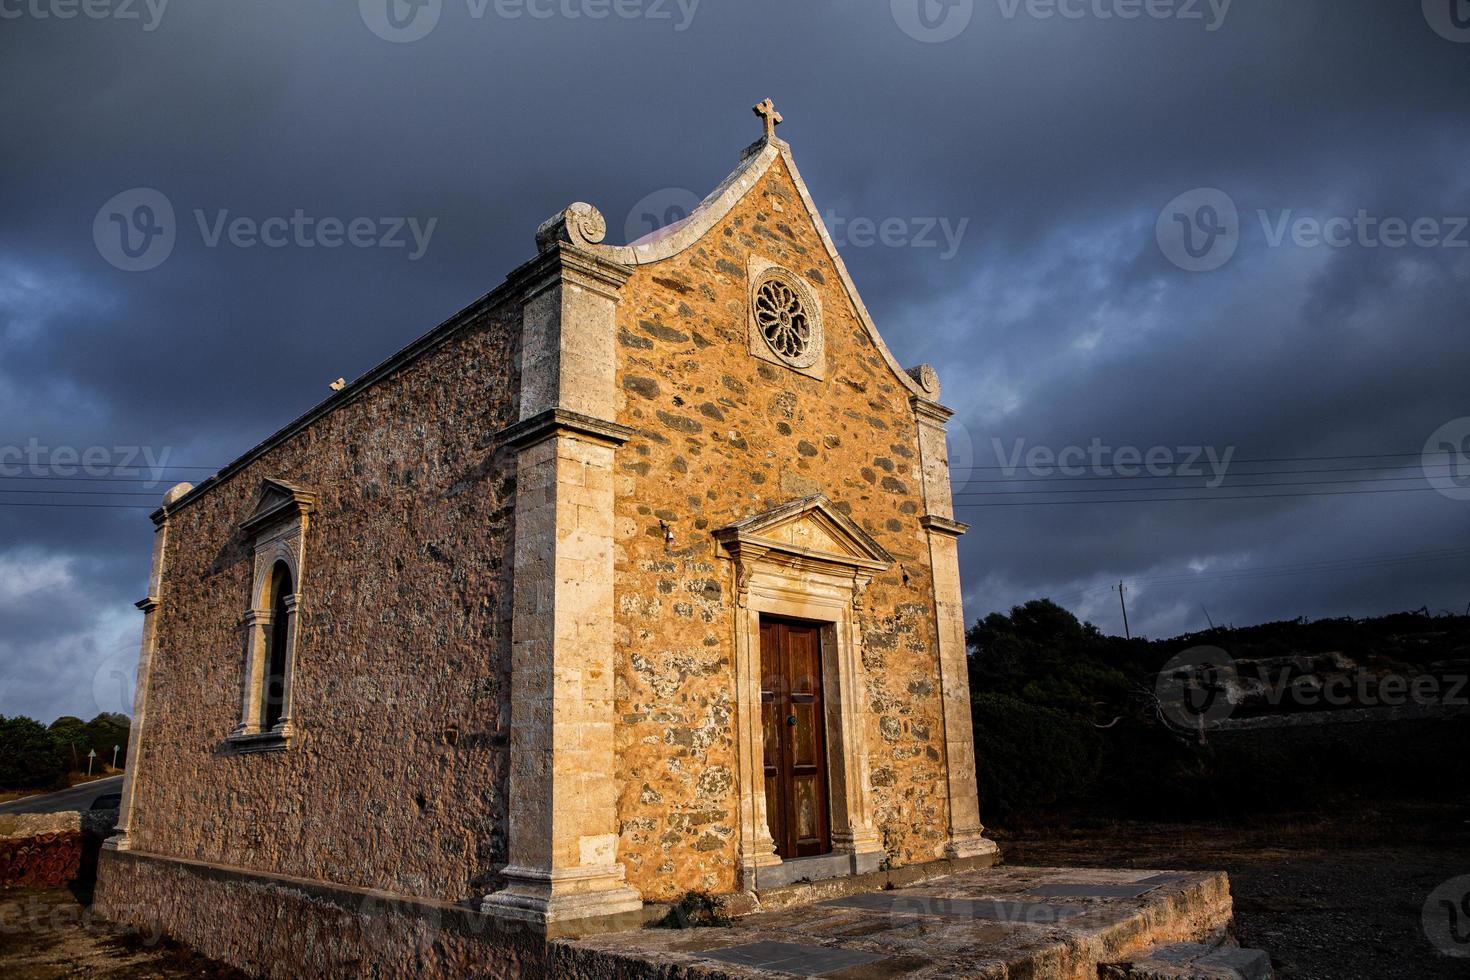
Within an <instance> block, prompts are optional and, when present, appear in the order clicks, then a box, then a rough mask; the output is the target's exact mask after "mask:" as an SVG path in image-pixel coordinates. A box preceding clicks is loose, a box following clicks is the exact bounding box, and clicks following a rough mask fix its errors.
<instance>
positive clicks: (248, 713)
mask: <svg viewBox="0 0 1470 980" xmlns="http://www.w3.org/2000/svg"><path fill="white" fill-rule="evenodd" d="M315 501H316V495H315V494H313V493H312V492H311V491H308V490H304V489H302V488H300V487H295V486H292V485H290V484H287V483H284V482H281V481H276V480H266V481H264V483H263V484H262V486H261V491H260V495H259V497H258V499H257V502H256V506H255V510H254V512H253V513H252V515H251V516H250V517H249V518H247V519H246V520H245V521H244V522H242V524H241V526H242V528H244V529H246V531H247V533H249V534H252V535H253V537H252V539H251V565H252V574H251V580H250V605H249V606H248V607H247V609H246V612H245V615H244V616H243V617H242V618H241V624H240V625H241V632H242V633H243V643H244V658H243V659H244V669H243V672H242V677H241V684H240V719H239V723H238V724H236V726H235V728H234V730H233V731H231V732H230V734H229V736H228V737H227V741H228V742H229V743H230V744H231V745H232V746H234V748H235V749H236V750H238V751H241V752H261V751H269V750H274V749H284V748H285V747H286V746H287V744H288V743H289V742H290V739H291V737H292V736H293V735H294V734H295V733H296V726H295V722H294V720H293V717H292V705H293V702H294V697H293V695H294V693H295V692H294V688H295V682H294V679H295V676H296V647H297V637H298V635H299V632H300V615H299V613H300V609H301V596H302V579H303V576H304V574H305V571H306V534H307V529H308V528H309V527H310V524H311V518H310V513H311V510H312V508H313V506H314V505H315ZM277 565H284V566H285V567H286V571H287V573H288V574H289V575H290V576H291V593H290V595H288V596H287V597H286V616H287V619H286V656H285V668H284V670H285V674H284V676H283V678H282V681H281V717H280V719H279V720H278V721H276V723H275V724H274V725H273V726H272V727H271V728H270V729H269V730H267V729H265V728H264V727H263V722H264V717H265V681H266V672H267V671H268V670H269V663H268V652H269V647H270V642H269V637H270V634H271V630H272V627H273V625H274V623H273V617H274V611H273V610H272V608H271V604H272V595H273V593H274V592H275V587H276V583H275V580H274V573H275V569H276V566H277Z"/></svg>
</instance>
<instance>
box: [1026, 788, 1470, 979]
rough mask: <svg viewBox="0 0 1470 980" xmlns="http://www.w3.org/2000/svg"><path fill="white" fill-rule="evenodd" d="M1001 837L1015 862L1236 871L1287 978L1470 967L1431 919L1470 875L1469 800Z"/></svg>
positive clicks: (1251, 924) (1424, 975)
mask: <svg viewBox="0 0 1470 980" xmlns="http://www.w3.org/2000/svg"><path fill="white" fill-rule="evenodd" d="M1000 836H1002V841H1001V848H1002V853H1003V854H1004V855H1005V859H1006V861H1007V862H1010V863H1015V864H1031V865H1037V864H1058V865H1074V866H1092V867H1115V868H1162V869H1179V870H1203V869H1209V868H1217V869H1221V870H1224V871H1227V872H1229V874H1230V884H1231V891H1232V893H1233V894H1234V896H1235V914H1236V927H1237V932H1238V935H1239V937H1240V940H1241V944H1242V945H1245V946H1255V947H1259V948H1261V949H1265V950H1267V951H1268V952H1269V953H1270V954H1271V959H1272V961H1273V963H1274V965H1275V967H1276V971H1277V976H1278V977H1279V978H1282V980H1400V978H1402V980H1440V978H1445V980H1449V978H1456V980H1466V978H1470V959H1452V958H1450V957H1448V956H1444V955H1442V954H1441V953H1439V952H1438V950H1437V949H1436V948H1435V947H1434V946H1433V945H1432V944H1431V943H1430V941H1429V939H1428V938H1427V935H1426V932H1425V927H1424V919H1423V914H1424V907H1425V903H1426V900H1428V899H1429V897H1430V894H1431V893H1432V892H1433V891H1434V890H1435V889H1436V888H1437V887H1438V886H1439V885H1441V884H1442V883H1444V882H1445V881H1447V880H1448V879H1451V878H1455V877H1457V876H1460V875H1470V805H1458V806H1454V805H1442V806H1441V805H1408V804H1404V805H1390V806H1377V807H1373V808H1348V809H1338V810H1336V811H1335V812H1333V813H1331V814H1307V815H1292V816H1284V817H1269V818H1268V817H1261V818H1258V819H1257V820H1255V821H1254V822H1251V823H1249V824H1245V825H1215V824H1198V823H1196V824H1153V823H1108V822H1103V821H1093V822H1090V823H1089V825H1088V826H1086V827H1079V828H1076V829H1073V830H1069V831H1066V832H1063V833H1057V832H1042V833H1037V832H1031V833H1025V834H1014V835H1010V834H1006V835H1000ZM1462 927H1463V923H1462ZM1461 949H1462V950H1463V951H1464V952H1466V953H1470V947H1461Z"/></svg>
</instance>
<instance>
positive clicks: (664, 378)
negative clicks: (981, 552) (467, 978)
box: [616, 161, 948, 899]
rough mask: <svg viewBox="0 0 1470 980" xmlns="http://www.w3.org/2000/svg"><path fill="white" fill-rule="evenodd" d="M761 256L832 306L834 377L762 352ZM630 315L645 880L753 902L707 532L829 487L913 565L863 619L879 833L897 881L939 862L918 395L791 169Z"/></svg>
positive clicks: (631, 658) (636, 715)
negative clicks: (741, 853) (873, 329)
mask: <svg viewBox="0 0 1470 980" xmlns="http://www.w3.org/2000/svg"><path fill="white" fill-rule="evenodd" d="M777 205H779V208H780V210H779V211H778V210H777ZM752 253H754V254H756V255H758V256H760V257H763V258H765V259H768V260H771V261H774V262H776V263H778V264H780V265H782V266H783V267H785V268H787V269H789V270H790V271H792V272H794V273H796V274H797V275H800V276H803V277H804V278H805V280H806V281H807V282H808V283H809V284H810V285H811V287H812V288H813V289H814V290H815V291H816V292H817V294H818V295H819V297H820V299H821V305H822V311H823V318H824V322H825V332H826V357H827V372H826V381H817V380H814V379H812V378H809V377H807V376H805V375H802V374H799V373H797V372H795V371H791V370H788V369H786V368H784V367H779V366H776V365H773V364H770V363H767V362H766V361H763V360H758V359H756V358H754V357H752V356H751V355H750V354H749V353H748V348H747V319H746V318H747V309H746V290H747V279H746V260H747V257H748V256H749V255H750V254H752ZM618 321H619V340H618V383H619V386H620V395H621V402H622V405H621V409H620V411H619V413H618V419H617V420H618V421H619V422H621V423H623V424H625V425H628V426H631V427H633V428H634V429H636V430H638V431H637V434H636V435H635V436H634V438H633V439H632V441H631V442H629V443H628V444H627V445H626V446H624V447H623V448H621V449H620V450H619V451H618V464H617V469H618V473H617V479H616V495H617V499H616V518H617V523H616V536H617V573H616V574H617V580H616V591H617V603H618V612H617V633H616V643H617V645H618V655H617V664H618V667H617V690H616V697H617V705H616V710H617V716H618V728H617V732H618V734H617V750H618V770H617V781H618V785H619V787H620V791H621V795H620V798H619V803H618V808H619V818H620V826H621V832H620V840H619V848H618V857H619V860H621V861H622V862H623V863H624V865H625V866H626V868H627V872H628V880H629V883H630V884H632V885H633V886H634V887H635V888H638V889H639V890H641V891H642V892H643V895H644V897H645V898H646V899H660V898H663V899H667V898H671V897H674V896H677V895H679V894H681V893H682V892H684V891H686V890H689V889H696V888H697V889H706V890H710V891H714V892H722V891H730V890H732V889H734V888H735V886H736V874H735V862H736V854H737V850H736V848H737V841H738V814H737V811H736V804H737V795H736V793H737V788H736V786H735V780H736V775H735V774H736V772H737V768H738V767H737V757H736V745H735V728H734V724H735V717H734V714H735V681H734V651H733V640H734V632H733V618H732V617H733V610H734V595H733V582H732V572H731V566H730V564H729V563H728V562H726V561H724V560H723V559H719V558H717V557H716V547H715V542H714V540H713V538H712V537H711V536H710V532H711V531H712V530H713V529H715V528H718V527H720V526H722V525H724V524H728V523H731V522H733V521H736V520H739V519H741V518H744V517H748V516H750V515H751V514H754V513H759V512H761V511H764V510H767V509H769V508H772V507H775V506H777V505H779V504H783V503H786V502H788V501H790V500H792V499H793V498H796V497H800V496H804V495H808V494H811V493H815V492H818V491H821V492H824V493H826V494H827V495H828V496H829V497H830V498H831V499H832V500H833V501H834V502H835V503H836V505H837V506H838V507H839V508H840V509H842V510H843V511H844V512H845V513H847V514H848V516H850V517H852V518H853V519H854V520H855V521H856V522H857V523H858V524H860V525H861V526H862V527H863V529H864V530H866V531H867V532H868V533H869V534H871V535H872V536H873V537H874V538H875V539H877V540H878V542H879V543H880V544H882V545H883V547H884V548H886V549H887V550H888V551H889V552H890V553H892V554H893V555H894V557H895V559H896V565H895V567H894V568H893V569H892V570H891V571H890V572H889V573H887V574H884V575H881V576H879V577H878V578H876V579H875V580H874V581H873V583H872V585H871V586H870V587H869V589H868V592H867V594H866V596H865V597H864V608H863V611H862V613H861V614H860V617H859V620H860V624H861V633H862V642H863V658H864V663H865V667H866V670H867V679H868V690H867V691H866V697H865V703H864V709H865V711H864V713H865V715H866V720H867V724H868V733H867V737H868V743H869V749H870V756H871V766H872V782H873V791H874V794H875V817H876V823H877V826H878V828H879V829H880V830H881V831H883V832H884V835H885V843H886V844H887V846H888V849H889V853H890V858H891V859H892V861H893V863H894V864H895V865H900V864H908V863H913V862H918V861H925V860H930V859H932V858H934V857H937V856H938V854H939V851H940V849H941V848H942V847H943V844H944V837H945V829H946V822H947V818H948V811H947V805H946V799H945V793H946V790H945V781H944V757H943V751H944V749H943V729H942V722H941V705H940V700H939V667H938V655H937V649H936V643H935V636H934V610H933V604H932V603H933V595H932V583H931V576H930V570H929V564H928V562H929V558H928V548H927V545H926V538H925V532H924V530H923V529H922V528H921V527H920V525H919V518H920V517H921V516H923V499H922V489H921V480H920V477H919V473H918V462H919V460H918V444H917V435H916V429H915V425H914V421H913V414H912V409H911V408H910V405H909V393H908V391H907V390H906V389H905V388H904V387H903V386H902V384H901V383H900V382H899V381H898V380H897V379H896V378H895V377H894V375H893V372H892V370H891V369H890V368H889V367H888V365H887V363H886V362H885V361H884V360H883V357H882V355H881V354H880V352H879V351H878V349H877V348H876V347H875V346H874V345H873V343H872V342H871V340H870V339H869V338H868V336H867V334H866V332H865V330H864V329H863V327H862V325H861V323H860V321H859V320H858V318H857V315H856V313H855V311H854V310H853V309H852V307H851V304H850V303H849V301H848V298H847V295H846V292H845V290H844V289H843V287H842V285H841V281H840V279H839V277H838V274H837V271H836V269H835V267H834V266H833V265H832V264H831V262H830V260H829V259H828V256H827V254H826V251H825V249H824V247H823V245H822V243H821V241H820V238H819V237H818V234H817V231H816V229H815V227H814V226H813V225H812V223H811V221H810V220H809V219H808V217H807V215H806V212H805V210H804V208H803V206H802V204H801V201H800V198H799V196H798V192H797V190H796V187H795V185H794V183H793V182H792V180H791V178H790V175H789V173H788V172H787V170H786V166H785V163H784V162H783V161H777V162H776V163H775V164H774V165H773V166H772V167H771V169H770V170H769V171H768V172H767V174H766V175H765V176H764V177H763V178H762V179H761V181H760V183H759V184H758V185H757V186H756V187H755V188H753V189H752V190H751V191H750V192H749V193H748V194H747V195H746V196H745V198H744V200H743V201H742V202H741V203H740V204H739V205H737V206H736V208H735V209H734V210H733V211H732V212H731V213H730V214H729V215H727V216H726V217H725V218H724V219H723V220H722V221H721V222H720V223H719V224H717V225H716V226H715V227H714V228H713V229H712V230H711V231H710V232H709V233H708V234H706V236H705V237H704V239H703V240H702V241H701V242H700V243H698V244H697V245H695V246H693V247H691V248H688V249H686V250H685V251H683V252H681V253H680V254H678V255H676V256H674V257H673V258H671V259H668V260H666V261H663V262H659V263H656V264H653V265H649V266H643V267H640V268H638V269H637V270H636V271H635V272H634V274H633V277H632V279H630V280H629V282H628V284H627V285H626V286H625V287H624V288H623V299H622V303H621V305H620V306H619V309H618ZM661 519H662V520H666V521H668V522H669V523H670V524H671V525H672V526H673V529H674V534H675V541H674V543H673V545H672V546H671V547H669V548H666V547H665V544H664V539H663V532H662V531H661V530H660V528H659V521H660V520H661ZM898 565H901V566H902V569H903V570H902V571H901V570H900V568H899V567H898ZM904 571H906V572H907V574H908V582H907V584H905V582H904V578H903V574H904Z"/></svg>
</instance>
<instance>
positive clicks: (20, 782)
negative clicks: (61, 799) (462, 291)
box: [0, 715, 66, 789]
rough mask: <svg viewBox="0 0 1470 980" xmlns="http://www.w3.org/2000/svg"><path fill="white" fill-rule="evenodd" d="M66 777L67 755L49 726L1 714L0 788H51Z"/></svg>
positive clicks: (22, 717) (29, 719)
mask: <svg viewBox="0 0 1470 980" xmlns="http://www.w3.org/2000/svg"><path fill="white" fill-rule="evenodd" d="M65 776H66V756H65V754H64V752H63V750H62V746H61V744H60V743H59V742H58V741H57V739H56V736H54V735H52V734H51V733H50V732H49V731H47V730H46V726H44V725H42V724H41V723H40V722H38V721H35V720H34V719H31V718H26V717H24V716H23V715H22V716H16V717H14V718H6V717H4V716H0V789H50V788H51V787H53V786H59V785H61V783H62V782H63V780H64V779H65Z"/></svg>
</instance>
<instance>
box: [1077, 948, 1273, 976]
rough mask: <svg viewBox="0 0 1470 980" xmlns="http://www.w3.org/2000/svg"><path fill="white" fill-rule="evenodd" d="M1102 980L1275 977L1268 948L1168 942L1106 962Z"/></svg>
mask: <svg viewBox="0 0 1470 980" xmlns="http://www.w3.org/2000/svg"><path fill="white" fill-rule="evenodd" d="M1097 972H1098V976H1099V978H1101V980H1271V957H1269V956H1267V955H1266V952H1265V950H1260V949H1242V948H1241V947H1239V946H1205V945H1202V944H1200V943H1167V944H1164V945H1159V946H1153V947H1151V948H1149V949H1146V950H1143V951H1142V952H1139V953H1137V954H1135V955H1134V956H1133V957H1132V958H1130V959H1128V960H1126V961H1123V962H1119V963H1102V964H1099V965H1098V968H1097Z"/></svg>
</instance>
